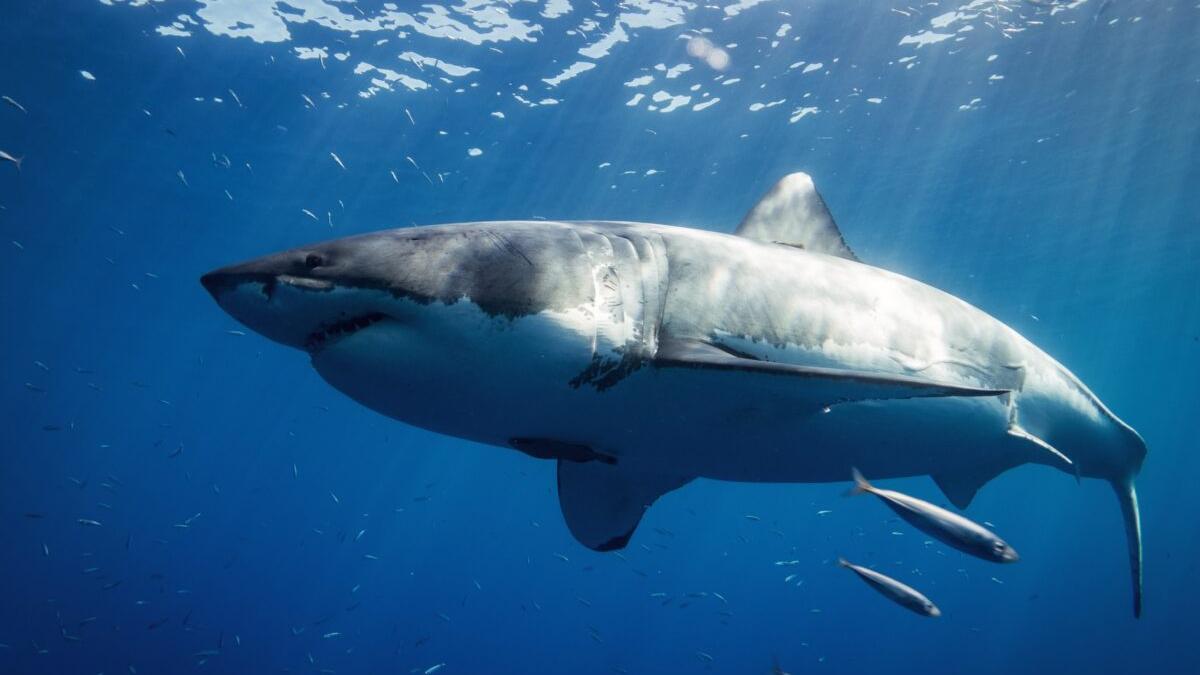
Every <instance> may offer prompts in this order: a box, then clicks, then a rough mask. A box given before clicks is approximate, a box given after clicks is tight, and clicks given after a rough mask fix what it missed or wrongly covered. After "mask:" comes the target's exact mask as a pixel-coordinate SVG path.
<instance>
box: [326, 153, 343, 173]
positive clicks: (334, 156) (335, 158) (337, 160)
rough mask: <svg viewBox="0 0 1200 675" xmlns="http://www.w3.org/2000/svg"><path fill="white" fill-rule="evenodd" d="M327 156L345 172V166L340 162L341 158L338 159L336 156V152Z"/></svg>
mask: <svg viewBox="0 0 1200 675" xmlns="http://www.w3.org/2000/svg"><path fill="white" fill-rule="evenodd" d="M329 156H330V157H331V158H333V161H335V162H337V165H338V166H340V167H342V171H347V169H346V164H345V163H344V162H342V158H341V157H338V154H337V153H336V152H331V153H329Z"/></svg>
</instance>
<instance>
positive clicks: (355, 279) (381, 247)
mask: <svg viewBox="0 0 1200 675" xmlns="http://www.w3.org/2000/svg"><path fill="white" fill-rule="evenodd" d="M412 247H413V245H412V243H411V242H408V241H406V240H403V239H400V238H394V237H382V236H379V235H368V236H364V237H351V238H347V239H338V240H334V241H329V242H323V243H320V244H313V245H310V246H304V247H300V248H295V249H291V250H288V251H283V252H281V253H275V254H272V255H268V256H264V257H262V258H257V259H255V260H251V261H248V262H244V263H240V264H237V265H231V266H229V267H222V268H220V269H217V270H214V271H212V272H209V273H208V274H205V275H204V276H203V277H201V278H200V283H202V284H203V285H204V287H205V288H206V289H208V292H209V293H211V294H212V296H213V299H215V300H216V301H217V304H219V305H220V306H221V308H222V309H224V310H225V311H226V312H228V313H229V314H230V315H231V316H233V318H235V319H237V320H238V321H240V322H241V323H243V324H245V325H246V326H247V327H248V328H250V329H252V330H254V331H255V332H257V333H260V334H261V335H263V336H265V337H268V338H270V339H271V340H274V341H275V342H278V343H280V344H283V345H287V346H289V347H294V348H296V349H302V350H304V351H307V352H309V353H311V354H314V355H316V354H319V353H320V352H322V351H323V350H326V349H329V348H331V347H333V346H334V345H336V344H338V343H339V342H340V341H342V340H346V339H349V338H351V337H352V336H354V335H355V334H357V333H358V332H360V331H364V330H367V329H370V328H372V327H373V326H377V325H378V324H381V323H385V322H389V321H390V322H396V321H403V320H404V318H405V317H404V316H402V312H401V311H400V310H401V308H402V307H403V306H404V304H403V303H399V302H395V300H397V299H399V298H402V297H405V296H410V295H412V296H413V297H416V293H417V291H418V289H416V288H410V287H407V286H406V285H405V284H404V283H403V280H402V279H401V278H400V277H399V276H398V275H397V274H396V273H395V266H396V265H399V264H402V260H403V258H404V257H405V253H406V251H407V250H409V249H411V248H412Z"/></svg>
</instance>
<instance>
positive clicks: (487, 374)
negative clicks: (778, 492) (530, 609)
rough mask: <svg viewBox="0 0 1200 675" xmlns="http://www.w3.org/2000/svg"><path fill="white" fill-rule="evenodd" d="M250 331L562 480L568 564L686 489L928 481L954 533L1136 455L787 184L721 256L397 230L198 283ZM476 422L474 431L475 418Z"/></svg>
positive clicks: (361, 396)
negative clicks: (1038, 481)
mask: <svg viewBox="0 0 1200 675" xmlns="http://www.w3.org/2000/svg"><path fill="white" fill-rule="evenodd" d="M202 283H203V284H204V286H205V287H206V288H207V289H208V291H209V292H210V293H211V294H212V296H213V297H214V299H216V301H217V303H218V304H219V305H220V306H221V307H222V308H223V309H224V310H225V311H226V312H228V313H229V314H230V315H232V316H233V317H234V318H236V319H237V320H238V321H240V322H241V323H243V324H245V325H246V326H247V327H249V328H250V329H252V330H254V331H256V332H258V333H260V334H262V335H264V336H266V337H267V338H269V339H271V340H274V341H276V342H279V343H281V344H284V345H286V346H289V347H293V348H296V349H299V350H302V351H304V352H306V353H307V354H308V356H309V358H310V359H311V363H312V366H313V368H314V369H315V370H316V371H317V372H318V373H319V374H320V375H321V377H323V378H324V379H325V380H326V381H327V382H329V384H331V385H332V386H334V387H335V388H337V389H338V390H340V391H342V392H343V393H345V394H346V395H348V396H350V397H351V398H353V399H354V400H356V401H358V402H360V403H362V404H363V405H365V406H367V407H369V408H371V409H373V410H375V411H377V412H380V413H382V414H384V415H387V416H389V417H392V418H394V419H397V420H400V421H403V422H405V423H408V424H411V425H414V426H418V427H422V428H425V429H429V430H432V431H435V432H438V433H442V434H447V435H451V436H455V437H459V438H463V439H467V440H471V441H476V442H479V443H485V444H489V445H494V446H500V447H505V448H510V449H514V450H518V451H520V452H523V453H525V454H528V455H530V456H532V457H536V458H541V459H553V460H555V461H557V463H558V487H559V496H560V503H561V506H562V510H563V514H564V517H565V518H566V522H567V525H568V528H569V529H570V530H571V532H572V534H573V535H574V536H575V537H576V538H577V539H578V540H579V541H580V542H581V543H583V544H584V545H586V546H588V547H590V548H593V549H596V550H613V549H617V548H621V547H623V546H624V545H626V544H627V543H628V541H629V539H630V537H631V536H632V535H633V533H634V530H635V529H636V527H637V524H638V522H639V521H640V519H641V517H642V514H643V513H644V512H645V510H646V509H647V508H649V506H650V505H651V504H652V503H653V502H654V501H655V500H656V499H657V498H658V497H660V496H661V495H663V494H665V493H667V492H669V491H671V490H674V489H676V488H678V487H680V486H682V485H684V484H686V483H687V482H689V481H691V480H693V479H695V478H709V479H716V480H728V481H748V482H795V483H810V482H832V481H844V480H847V478H848V477H849V476H850V473H851V469H852V468H853V467H857V468H859V469H861V470H862V471H863V472H864V473H866V474H867V475H870V476H872V477H873V478H876V479H879V478H889V477H906V476H920V475H929V476H931V477H932V478H933V479H934V480H935V482H937V484H938V485H939V487H941V489H942V490H943V491H944V492H945V493H946V495H947V497H948V498H949V499H950V501H951V502H952V503H953V504H954V505H955V506H957V507H959V508H966V507H967V506H968V505H969V503H970V501H971V499H972V498H973V496H974V495H975V493H976V491H977V490H978V489H979V488H980V487H981V486H982V485H984V484H985V483H986V482H987V481H989V480H990V479H992V478H994V477H995V476H997V475H999V474H1000V473H1002V472H1004V471H1006V470H1008V469H1010V468H1013V467H1016V466H1020V465H1022V464H1026V463H1034V464H1044V465H1048V466H1053V467H1056V468H1058V469H1061V470H1063V471H1065V472H1067V473H1069V474H1071V475H1073V476H1075V477H1076V479H1078V478H1080V477H1086V478H1099V479H1103V480H1107V481H1109V482H1110V483H1111V484H1112V485H1113V487H1114V491H1115V493H1116V495H1117V497H1118V499H1119V501H1120V503H1121V507H1122V513H1123V517H1124V520H1125V525H1126V531H1127V536H1128V540H1129V552H1130V564H1131V570H1132V576H1133V585H1134V598H1135V600H1134V605H1135V614H1140V611H1141V542H1140V523H1139V518H1138V507H1137V497H1136V492H1135V490H1134V487H1133V480H1134V477H1135V476H1136V475H1137V473H1138V471H1139V470H1140V468H1141V465H1142V462H1143V460H1144V458H1145V454H1146V445H1145V443H1144V442H1143V441H1142V439H1141V437H1140V436H1138V434H1137V433H1136V432H1135V431H1134V430H1133V429H1132V428H1131V427H1129V426H1128V425H1127V424H1125V423H1124V422H1122V421H1121V420H1120V419H1119V418H1118V417H1117V416H1116V415H1114V414H1113V413H1112V412H1111V411H1110V410H1109V409H1108V408H1107V407H1105V406H1104V404H1103V403H1102V402H1101V401H1100V400H1099V399H1098V398H1097V397H1096V396H1095V395H1094V394H1093V393H1092V392H1091V391H1090V390H1089V389H1088V388H1087V387H1086V386H1085V385H1084V384H1083V383H1082V382H1081V381H1080V380H1079V379H1078V378H1077V377H1075V376H1074V375H1073V374H1072V373H1071V372H1070V371H1069V370H1067V369H1066V368H1065V367H1064V366H1062V365H1061V364H1060V363H1058V362H1057V361H1055V360H1054V359H1053V358H1051V357H1050V356H1049V355H1047V354H1046V353H1044V352H1043V351H1041V350H1040V349H1038V348H1037V347H1036V346H1035V345H1033V344H1032V343H1030V342H1029V341H1028V340H1026V339H1025V338H1023V337H1022V336H1021V335H1019V334H1018V333H1017V332H1016V331H1014V330H1012V329H1011V328H1009V327H1008V326H1006V325H1004V324H1003V323H1001V322H1000V321H998V320H996V319H994V318H992V317H991V316H989V315H988V314H986V313H984V312H983V311H981V310H979V309H977V308H975V307H973V306H971V305H969V304H968V303H966V302H964V301H962V300H960V299H958V298H956V297H954V296H952V295H949V294H947V293H944V292H942V291H939V290H937V289H935V288H933V287H930V286H928V285H926V284H923V283H921V282H919V281H916V280H913V279H910V278H907V277H904V276H901V275H899V274H895V273H893V272H889V271H887V270H884V269H880V268H877V267H873V266H871V265H868V264H865V263H862V262H860V261H858V259H857V257H856V256H855V255H854V253H853V252H852V251H851V250H850V248H849V246H848V245H847V244H846V242H845V239H844V237H843V236H842V235H841V233H840V232H839V231H838V230H837V226H836V224H835V223H834V221H833V218H832V216H830V214H829V212H828V209H827V208H826V206H825V203H824V200H822V199H821V197H820V195H819V194H818V193H817V192H816V189H815V187H814V186H813V183H812V180H811V179H810V178H809V177H808V176H807V175H806V174H802V173H796V174H791V175H789V176H786V177H785V178H784V179H782V180H781V181H780V182H779V183H778V184H777V185H776V186H775V187H774V188H772V190H771V191H769V192H768V193H767V194H766V196H764V197H763V199H762V200H761V201H760V202H759V203H758V204H757V205H756V206H755V207H754V209H752V210H751V212H750V213H749V215H748V216H747V217H746V219H745V220H744V221H743V222H742V224H741V226H740V227H739V228H738V231H737V233H735V234H723V233H717V232H711V231H704V230H696V229H689V228H684V227H675V226H669V225H657V224H648V223H632V222H610V221H571V222H556V221H499V222H480V223H462V224H453V225H437V226H428V227H414V228H402V229H396V230H387V231H381V232H375V233H371V234H364V235H359V236H353V237H347V238H343V239H337V240H333V241H329V242H323V243H318V244H313V245H310V246H304V247H300V248H297V249H292V250H289V251H284V252H281V253H276V254H273V255H269V256H266V257H263V258H258V259H255V260H251V261H249V262H246V263H241V264H237V265H233V266H230V267H225V268H221V269H218V270H215V271H213V272H210V273H209V274H206V275H205V276H204V277H203V278H202ZM468 411H469V412H468Z"/></svg>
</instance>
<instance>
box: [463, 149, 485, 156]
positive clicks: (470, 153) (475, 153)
mask: <svg viewBox="0 0 1200 675" xmlns="http://www.w3.org/2000/svg"><path fill="white" fill-rule="evenodd" d="M482 154H483V150H480V149H479V148H467V156H468V157H478V156H480V155H482Z"/></svg>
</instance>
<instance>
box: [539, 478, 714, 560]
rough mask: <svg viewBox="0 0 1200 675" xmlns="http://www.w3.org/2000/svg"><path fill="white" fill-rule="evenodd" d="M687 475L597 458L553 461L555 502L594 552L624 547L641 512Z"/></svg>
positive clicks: (568, 527) (681, 483)
mask: <svg viewBox="0 0 1200 675" xmlns="http://www.w3.org/2000/svg"><path fill="white" fill-rule="evenodd" d="M690 480H691V478H690V477H683V476H662V475H658V474H643V473H632V472H629V471H626V470H624V469H622V468H620V467H618V466H615V465H612V464H603V463H599V462H586V463H579V462H572V461H565V460H559V462H558V503H559V506H560V507H561V508H562V513H563V518H565V519H566V521H567V529H569V530H571V534H572V535H574V536H575V538H576V539H577V540H579V543H581V544H583V545H584V546H587V547H588V548H590V549H592V550H594V551H615V550H617V549H621V548H625V545H626V544H628V543H629V538H630V537H632V536H633V532H634V530H636V529H637V526H638V523H640V522H641V520H642V514H644V513H645V512H646V509H648V508H650V505H651V504H653V503H654V501H655V500H656V499H658V498H659V497H661V496H662V495H664V494H666V493H668V492H670V491H671V490H674V489H675V488H677V487H680V486H682V485H684V484H685V483H687V482H688V481H690Z"/></svg>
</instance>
